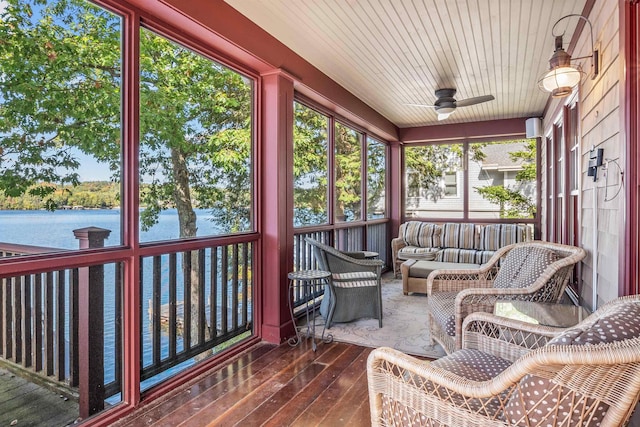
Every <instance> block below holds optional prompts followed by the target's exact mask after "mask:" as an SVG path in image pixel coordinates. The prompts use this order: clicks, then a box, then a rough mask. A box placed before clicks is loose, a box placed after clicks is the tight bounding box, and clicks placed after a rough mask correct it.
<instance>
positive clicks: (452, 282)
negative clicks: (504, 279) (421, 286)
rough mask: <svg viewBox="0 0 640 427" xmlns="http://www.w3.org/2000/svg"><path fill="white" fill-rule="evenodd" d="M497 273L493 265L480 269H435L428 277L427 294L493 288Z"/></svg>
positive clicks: (483, 266)
mask: <svg viewBox="0 0 640 427" xmlns="http://www.w3.org/2000/svg"><path fill="white" fill-rule="evenodd" d="M494 278H495V273H494V270H493V268H492V266H490V265H488V264H483V265H482V266H481V267H480V268H478V269H460V270H434V271H432V272H431V273H429V276H428V277H427V295H431V294H432V293H433V292H459V291H461V290H463V289H468V288H470V287H472V288H491V287H492V286H493V279H494Z"/></svg>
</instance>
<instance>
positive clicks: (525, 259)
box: [493, 246, 559, 288]
mask: <svg viewBox="0 0 640 427" xmlns="http://www.w3.org/2000/svg"><path fill="white" fill-rule="evenodd" d="M558 259H559V257H558V255H557V254H556V253H555V252H554V251H552V250H549V249H546V248H541V247H537V246H518V247H515V248H513V249H511V250H510V251H509V253H507V256H506V257H505V258H504V260H503V261H502V263H501V265H500V270H499V271H498V274H497V275H496V278H495V280H494V282H493V286H494V287H495V288H526V287H529V286H531V285H532V284H533V282H535V281H536V279H537V278H538V277H540V275H541V274H542V273H543V272H544V270H545V269H546V268H547V267H548V266H549V265H551V264H553V263H554V262H556V261H557V260H558Z"/></svg>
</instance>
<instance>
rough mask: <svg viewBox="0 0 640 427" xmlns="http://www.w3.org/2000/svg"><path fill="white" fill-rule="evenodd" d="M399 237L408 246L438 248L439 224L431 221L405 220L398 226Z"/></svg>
mask: <svg viewBox="0 0 640 427" xmlns="http://www.w3.org/2000/svg"><path fill="white" fill-rule="evenodd" d="M400 237H402V240H404V241H405V243H406V244H407V245H409V246H419V247H422V248H439V247H440V226H439V225H437V224H433V223H431V222H422V221H409V222H405V223H404V224H402V225H401V226H400Z"/></svg>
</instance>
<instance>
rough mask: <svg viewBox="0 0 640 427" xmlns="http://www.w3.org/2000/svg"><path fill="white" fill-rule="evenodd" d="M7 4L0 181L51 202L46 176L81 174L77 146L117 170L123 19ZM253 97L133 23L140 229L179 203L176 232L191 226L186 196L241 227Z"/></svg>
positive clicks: (237, 80)
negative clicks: (137, 56) (137, 30)
mask: <svg viewBox="0 0 640 427" xmlns="http://www.w3.org/2000/svg"><path fill="white" fill-rule="evenodd" d="M7 3H8V4H7V8H6V10H5V12H4V14H3V16H2V20H0V102H1V104H0V112H1V114H2V120H0V192H4V194H5V195H6V196H8V197H18V196H21V195H25V194H26V193H27V192H28V196H25V197H27V198H35V199H37V198H40V199H41V202H42V203H43V204H44V206H45V207H46V208H48V209H54V208H55V207H56V205H57V204H58V203H60V200H59V199H58V198H56V197H53V192H54V190H53V188H55V187H53V186H52V185H51V184H57V185H68V184H71V185H72V186H77V185H78V184H79V179H78V175H77V173H76V172H75V170H76V169H77V168H78V167H79V164H78V158H77V156H78V152H80V153H84V154H86V155H89V156H91V157H93V158H95V159H96V160H98V161H99V162H103V163H106V164H108V166H109V169H110V170H111V171H112V172H113V177H112V179H113V180H114V181H118V180H119V175H120V157H121V99H122V90H121V85H122V54H121V49H120V45H121V38H122V35H121V20H120V18H119V17H117V16H116V15H114V14H112V13H110V12H107V11H106V10H104V9H101V8H99V7H96V6H94V5H92V4H91V3H89V2H85V1H82V0H56V1H41V0H31V1H28V0H9V1H8V2H7ZM252 104H253V102H252V86H251V84H250V82H248V81H247V80H246V79H244V78H243V77H242V76H240V75H239V74H238V73H236V72H233V71H231V70H229V69H227V68H224V67H222V66H220V65H219V64H216V63H215V62H213V61H211V60H210V59H207V58H205V57H203V56H201V55H198V54H196V53H194V52H192V51H190V50H188V49H185V48H184V47H181V46H179V45H177V44H176V43H173V42H171V41H168V40H167V39H165V38H163V37H160V36H158V35H155V34H154V33H152V32H151V31H148V30H144V29H143V30H141V34H140V109H139V112H140V118H139V120H140V122H139V126H140V148H139V151H140V158H139V165H140V177H141V181H142V182H146V183H147V184H148V185H145V186H144V191H142V192H141V195H140V200H141V205H143V206H146V207H147V209H146V210H144V211H143V213H142V215H141V222H142V227H143V229H147V228H149V227H151V226H152V225H153V224H155V223H156V222H157V219H158V214H159V212H160V211H161V210H163V209H166V208H168V207H177V209H178V212H179V215H180V218H181V221H180V222H181V235H182V236H183V237H188V236H193V235H195V214H194V212H193V207H194V204H195V205H197V206H198V207H201V208H209V209H212V210H213V211H214V212H215V213H216V220H217V221H220V222H221V223H222V224H221V225H223V226H224V227H226V229H228V230H230V231H236V230H244V229H246V228H247V227H248V226H249V212H250V209H251V176H250V175H251V172H250V171H251V164H250V161H251V128H252V125H251V121H250V120H251V106H252ZM230 189H232V191H229V190H230ZM74 194H76V196H74V197H77V192H74ZM95 203H96V201H92V200H90V199H87V198H85V199H83V203H78V204H87V205H93V204H95ZM105 203H109V202H107V201H105ZM30 205H34V206H35V205H38V206H41V205H40V204H37V203H35V204H33V203H30Z"/></svg>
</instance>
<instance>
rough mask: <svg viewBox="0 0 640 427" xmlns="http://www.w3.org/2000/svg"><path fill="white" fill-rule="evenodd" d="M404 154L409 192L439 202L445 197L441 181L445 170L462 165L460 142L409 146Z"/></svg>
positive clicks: (455, 168) (451, 170) (448, 170)
mask: <svg viewBox="0 0 640 427" xmlns="http://www.w3.org/2000/svg"><path fill="white" fill-rule="evenodd" d="M404 154H405V170H406V172H407V174H408V175H409V179H408V191H409V193H413V194H416V195H417V196H418V197H426V198H429V199H431V200H432V201H433V202H437V201H438V200H439V199H441V198H442V197H444V189H443V188H442V185H441V183H442V179H443V176H444V174H445V172H453V171H455V170H458V169H459V168H460V167H461V159H462V155H463V151H462V145H460V144H447V145H437V144H433V145H418V146H413V147H407V148H405V150H404Z"/></svg>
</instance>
